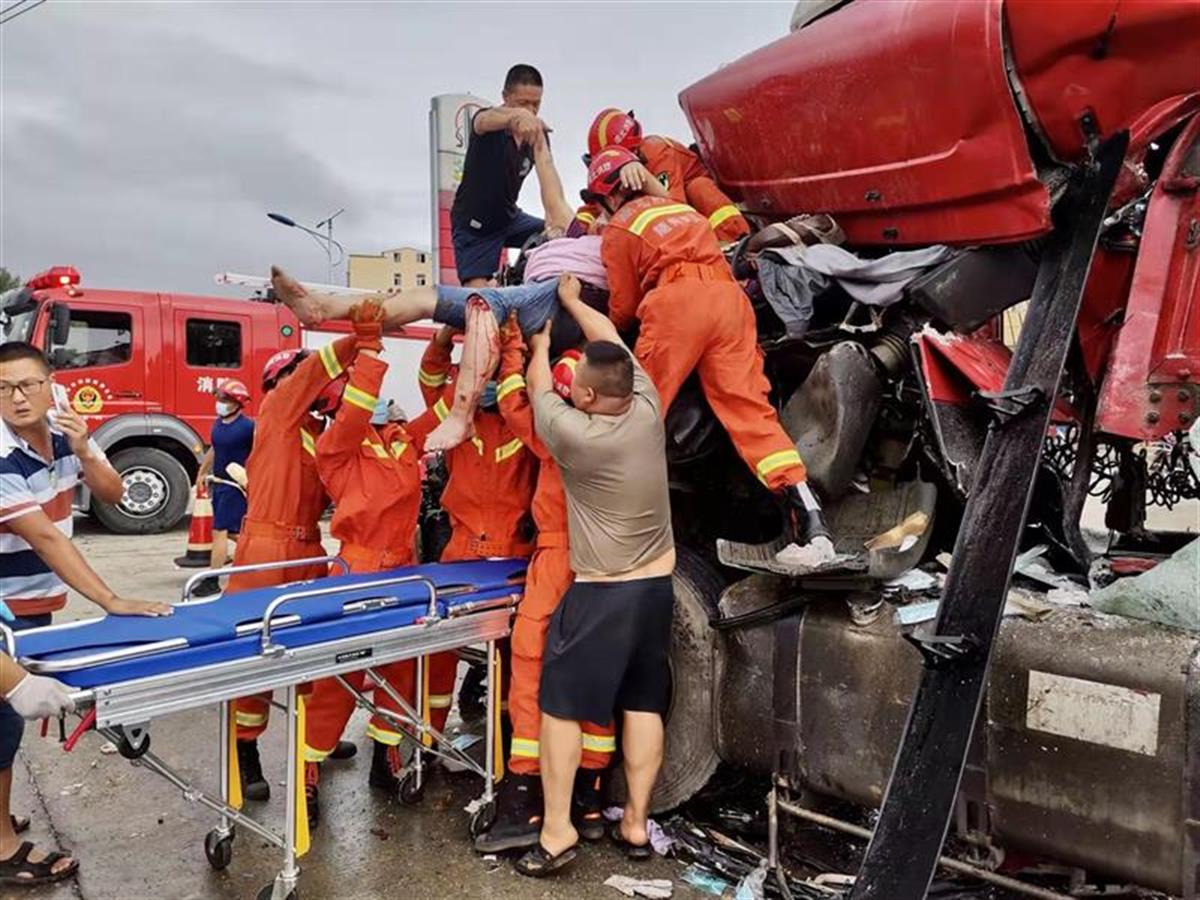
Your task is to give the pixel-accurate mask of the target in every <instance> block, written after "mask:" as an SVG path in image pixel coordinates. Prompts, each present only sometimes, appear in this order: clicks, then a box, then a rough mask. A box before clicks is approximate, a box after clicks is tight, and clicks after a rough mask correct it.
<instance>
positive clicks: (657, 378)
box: [587, 147, 833, 565]
mask: <svg viewBox="0 0 1200 900" xmlns="http://www.w3.org/2000/svg"><path fill="white" fill-rule="evenodd" d="M637 161H638V160H637V158H636V157H635V156H634V155H633V154H632V153H631V152H630V151H629V150H626V149H625V148H624V147H610V148H608V149H606V150H602V151H600V153H598V154H597V155H596V156H595V157H593V159H592V162H591V165H590V166H589V167H588V187H587V190H588V192H589V194H590V197H591V199H592V200H593V201H594V202H596V203H599V204H600V205H601V206H603V207H604V209H605V211H606V212H608V213H609V215H610V216H611V218H610V220H609V223H608V227H607V228H606V229H605V230H604V236H603V242H602V246H601V254H602V256H603V258H604V266H605V268H606V269H607V271H608V282H609V307H608V309H609V316H610V317H611V318H612V320H613V323H614V324H615V325H616V326H617V328H618V329H619V330H621V331H626V330H628V329H630V328H631V327H632V326H633V325H634V324H635V323H637V322H640V323H641V328H640V331H639V333H638V339H637V345H636V347H635V348H634V354H635V355H636V356H637V358H638V361H639V362H640V363H641V364H642V366H643V367H645V369H646V371H647V373H649V375H650V378H651V379H652V380H653V381H654V384H655V386H656V387H657V388H658V392H659V395H660V396H661V398H662V411H663V413H664V415H665V414H666V412H667V411H668V410H669V409H670V408H671V403H672V402H673V401H674V399H675V396H676V394H678V393H679V388H680V387H681V386H682V385H683V382H684V381H685V380H686V379H687V377H688V375H690V374H691V373H692V370H693V369H695V370H696V371H697V372H698V373H699V375H700V384H701V386H702V387H703V389H704V394H705V397H707V398H708V402H709V404H710V405H711V406H712V409H713V412H714V413H716V415H717V418H718V419H720V420H721V424H722V425H724V426H725V430H726V431H727V432H728V433H729V436H730V438H732V440H733V444H734V446H735V447H736V448H737V451H738V454H739V455H740V456H741V457H742V459H743V460H744V461H745V463H746V465H748V466H749V467H750V470H751V471H752V472H754V474H755V475H756V476H757V477H758V479H759V481H761V482H762V483H763V484H764V485H766V487H767V488H769V489H770V490H772V491H774V492H775V493H776V494H777V495H778V496H780V497H781V498H782V500H783V501H784V504H785V506H786V508H787V509H788V511H789V513H790V515H789V519H790V524H791V538H792V543H791V544H789V545H788V546H787V547H785V548H783V550H781V551H780V554H781V556H780V558H781V559H786V560H787V561H799V560H803V562H804V563H805V564H806V565H818V564H820V563H822V562H825V561H827V560H828V559H831V558H832V557H833V545H832V543H831V542H830V539H829V530H828V528H827V527H826V525H825V519H824V516H823V514H822V513H821V506H820V503H819V502H818V501H817V498H816V495H815V494H814V493H813V492H812V490H811V489H810V488H809V487H808V484H807V482H806V472H805V468H804V463H803V461H801V459H800V454H799V453H797V452H796V447H795V444H793V443H792V440H791V438H789V437H788V436H787V433H786V432H785V431H784V430H783V426H782V425H780V424H779V417H778V415H776V412H775V409H774V408H773V407H772V406H771V404H770V402H769V400H768V399H767V397H768V395H769V393H770V389H771V386H770V384H769V383H768V381H767V377H766V375H765V374H764V372H763V361H762V354H761V352H760V351H759V349H758V331H757V327H756V325H755V321H754V311H753V310H752V309H751V308H750V302H749V300H747V299H746V295H745V293H744V292H743V291H742V288H741V286H740V285H738V283H737V281H736V280H735V279H734V277H733V272H732V270H731V269H730V268H729V264H728V263H727V262H726V261H725V257H724V255H723V254H722V252H721V246H720V244H719V243H718V242H717V238H716V236H715V235H714V234H713V230H712V228H711V226H710V223H709V221H708V220H707V219H705V217H704V216H702V215H700V214H699V213H698V212H696V210H694V209H692V207H690V206H688V205H686V204H684V203H676V202H674V201H672V200H669V199H662V198H660V197H653V196H648V195H646V194H645V193H643V192H640V191H636V190H630V189H629V188H628V187H627V186H626V185H625V184H624V183H623V182H622V178H621V169H623V168H624V167H625V166H627V165H629V164H631V163H636V162H637ZM813 542H816V543H813ZM810 543H811V544H812V548H811V552H810V551H809V550H806V549H805V548H808V547H809V545H810ZM793 545H794V546H793Z"/></svg>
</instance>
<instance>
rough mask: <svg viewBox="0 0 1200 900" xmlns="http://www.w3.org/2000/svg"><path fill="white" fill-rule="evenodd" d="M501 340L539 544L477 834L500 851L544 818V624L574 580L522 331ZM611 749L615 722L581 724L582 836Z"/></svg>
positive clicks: (504, 410) (510, 330) (504, 388)
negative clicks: (505, 738) (533, 461)
mask: <svg viewBox="0 0 1200 900" xmlns="http://www.w3.org/2000/svg"><path fill="white" fill-rule="evenodd" d="M500 335H501V338H502V341H503V344H502V351H501V357H500V373H499V379H500V382H499V386H498V388H497V391H496V395H497V397H498V399H499V405H500V413H501V415H503V416H504V420H505V421H506V422H507V423H508V424H509V427H511V428H512V430H513V431H514V432H516V434H517V435H519V436H520V438H521V440H522V441H523V442H524V443H525V445H526V446H527V447H528V448H529V450H530V451H531V452H532V453H533V454H534V455H535V456H536V457H537V460H538V478H537V489H536V491H535V493H534V495H533V521H534V524H535V525H536V526H537V532H538V535H537V549H536V550H534V553H533V558H532V559H531V560H530V562H529V570H528V572H527V573H526V576H525V594H524V596H523V597H522V598H521V602H520V604H519V605H518V606H517V616H516V620H515V622H514V623H513V631H512V678H511V682H510V685H509V691H508V712H509V716H510V717H511V718H512V726H513V735H512V745H511V750H510V753H509V757H508V771H509V776H508V777H507V778H506V779H505V780H504V781H503V782H502V783H501V785H500V792H499V794H498V796H497V818H496V822H495V824H494V825H493V826H492V827H491V828H490V829H489V830H488V831H487V832H486V833H484V834H481V835H480V836H479V837H478V838H476V839H475V849H476V850H477V851H479V852H480V853H498V852H500V851H503V850H512V849H516V848H518V847H533V846H535V845H536V844H537V842H538V834H539V833H540V830H541V822H542V790H541V780H540V774H541V767H540V766H539V764H538V759H539V755H540V747H539V743H538V736H539V732H540V730H541V715H542V714H541V710H540V709H539V707H538V685H539V683H540V681H541V677H542V652H543V650H544V648H545V646H546V629H547V628H548V627H549V624H550V617H551V616H552V615H553V614H554V610H555V609H556V608H557V606H558V603H559V601H560V600H561V599H562V597H563V594H565V593H566V592H567V588H569V587H570V586H571V582H572V581H573V580H574V577H575V576H574V573H573V572H572V571H571V558H570V550H569V549H568V541H567V496H566V493H565V491H564V489H563V482H562V475H561V474H560V473H559V470H558V466H557V465H555V463H554V458H553V457H552V456H551V455H550V452H549V450H547V449H546V446H545V445H544V444H543V443H542V442H541V440H540V439H539V438H538V436H537V434H536V433H535V432H534V427H533V407H532V406H531V405H530V402H529V395H528V393H527V392H526V391H525V377H524V375H523V374H522V373H523V372H524V371H525V344H524V342H523V341H522V339H521V329H520V328H519V327H518V326H517V324H516V322H515V320H513V319H510V320H509V321H508V322H506V323H505V324H504V326H503V327H502V328H501V329H500ZM568 367H569V363H567V362H565V358H564V362H562V363H560V364H559V366H557V367H556V370H555V372H556V383H555V387H556V388H559V389H561V388H562V383H563V382H564V381H565V384H566V387H567V389H569V386H570V381H569V377H568V378H566V379H562V378H560V377H558V376H559V373H561V372H564V371H567V372H569V371H570V370H569V368H568ZM615 750H616V737H615V731H614V728H613V724H612V723H611V722H609V723H607V724H605V725H598V724H596V723H592V722H584V723H583V757H582V759H581V762H580V767H579V772H578V774H577V775H576V779H575V797H574V803H573V808H572V812H573V815H572V818H573V819H574V822H575V827H576V829H577V830H578V831H579V833H580V835H581V836H583V837H584V838H585V839H587V840H593V841H594V840H599V839H600V838H602V837H603V836H604V817H603V810H602V796H601V791H600V777H601V772H602V771H603V770H604V769H606V768H608V765H609V763H610V762H611V760H612V754H613V752H614V751H615Z"/></svg>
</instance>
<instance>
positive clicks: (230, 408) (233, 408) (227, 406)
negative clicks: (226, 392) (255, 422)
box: [217, 400, 238, 418]
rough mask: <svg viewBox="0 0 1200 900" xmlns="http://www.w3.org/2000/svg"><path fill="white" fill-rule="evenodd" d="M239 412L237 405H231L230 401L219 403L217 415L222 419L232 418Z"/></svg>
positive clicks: (220, 401)
mask: <svg viewBox="0 0 1200 900" xmlns="http://www.w3.org/2000/svg"><path fill="white" fill-rule="evenodd" d="M237 410H238V405H237V404H236V403H230V402H229V401H228V400H218V401H217V415H218V416H221V417H222V418H224V417H226V416H232V415H233V414H234V413H235V412H237Z"/></svg>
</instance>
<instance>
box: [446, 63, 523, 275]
mask: <svg viewBox="0 0 1200 900" xmlns="http://www.w3.org/2000/svg"><path fill="white" fill-rule="evenodd" d="M501 98H502V99H503V101H504V102H503V103H502V104H501V105H500V106H493V107H489V108H487V109H481V110H479V112H477V113H476V114H475V115H474V117H473V118H472V119H471V136H470V139H469V141H468V143H467V158H466V161H465V163H464V164H463V177H462V183H461V184H459V186H458V191H457V192H456V193H455V195H454V206H453V207H451V210H450V230H451V234H452V235H453V237H454V262H455V265H456V266H457V268H458V280H459V281H460V282H462V284H463V285H464V286H465V287H481V286H483V285H486V284H487V283H488V280H489V279H490V278H491V277H492V275H493V274H495V272H496V270H497V268H498V267H499V260H500V253H501V251H502V250H503V248H505V247H520V246H521V245H522V244H524V243H525V241H527V240H528V239H529V238H530V237H531V236H533V235H535V234H537V233H538V232H540V231H541V230H542V229H543V228H544V227H545V223H544V222H543V221H542V220H541V219H539V218H537V217H536V216H531V215H528V214H527V213H524V212H522V211H521V210H520V209H518V208H517V195H519V194H520V193H521V184H522V183H523V182H524V181H525V176H526V175H528V174H529V173H530V172H531V171H532V170H533V150H534V146H535V144H536V143H537V142H538V141H539V140H544V135H545V132H546V123H545V122H543V121H542V120H541V119H539V118H538V110H539V109H540V108H541V105H542V76H541V73H540V72H538V70H537V69H535V68H534V67H533V66H527V65H523V64H519V65H515V66H513V67H512V68H511V69H509V70H508V75H507V76H506V77H505V79H504V91H503V93H502V94H501Z"/></svg>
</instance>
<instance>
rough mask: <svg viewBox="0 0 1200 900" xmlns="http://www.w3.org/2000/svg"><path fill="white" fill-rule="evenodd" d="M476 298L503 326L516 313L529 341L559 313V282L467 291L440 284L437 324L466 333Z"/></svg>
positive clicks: (434, 319)
mask: <svg viewBox="0 0 1200 900" xmlns="http://www.w3.org/2000/svg"><path fill="white" fill-rule="evenodd" d="M472 297H481V298H483V300H484V302H486V303H487V305H488V306H490V307H491V308H492V312H493V313H495V315H496V321H497V322H499V323H500V324H502V325H503V324H504V320H505V319H507V318H508V314H509V313H510V312H513V311H514V310H515V311H516V313H517V323H518V324H519V325H520V326H521V334H523V335H525V336H526V337H528V336H529V335H531V334H536V333H537V332H539V331H541V330H542V326H543V325H545V324H546V322H547V321H548V320H549V319H550V317H551V316H553V315H554V314H555V312H557V311H558V279H557V278H554V279H551V280H549V281H534V282H531V283H529V284H518V285H516V286H514V287H477V288H465V287H452V286H450V285H448V284H439V285H438V289H437V306H435V307H434V310H433V321H435V322H438V323H439V324H441V325H452V326H453V327H455V328H459V329H465V328H466V327H467V301H468V300H469V299H471V298H472Z"/></svg>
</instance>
